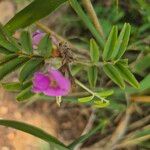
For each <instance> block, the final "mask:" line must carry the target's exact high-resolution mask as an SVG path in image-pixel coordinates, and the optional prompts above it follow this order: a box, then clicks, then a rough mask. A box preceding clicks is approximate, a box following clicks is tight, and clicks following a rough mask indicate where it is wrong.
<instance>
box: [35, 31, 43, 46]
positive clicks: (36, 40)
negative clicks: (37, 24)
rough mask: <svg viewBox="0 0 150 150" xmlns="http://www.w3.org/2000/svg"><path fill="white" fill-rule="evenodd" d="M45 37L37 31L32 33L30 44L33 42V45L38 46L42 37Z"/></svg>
mask: <svg viewBox="0 0 150 150" xmlns="http://www.w3.org/2000/svg"><path fill="white" fill-rule="evenodd" d="M44 35H45V33H43V32H41V31H39V30H37V31H36V32H34V33H33V36H32V38H33V39H32V42H33V45H38V44H39V43H40V41H41V39H42V38H43V36H44Z"/></svg>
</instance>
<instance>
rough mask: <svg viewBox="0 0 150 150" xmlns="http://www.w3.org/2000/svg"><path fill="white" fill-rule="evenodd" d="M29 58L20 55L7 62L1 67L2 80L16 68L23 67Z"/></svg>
mask: <svg viewBox="0 0 150 150" xmlns="http://www.w3.org/2000/svg"><path fill="white" fill-rule="evenodd" d="M27 60H28V58H27V57H18V58H15V59H12V60H10V61H8V62H7V63H5V64H4V65H3V66H2V67H0V80H2V79H3V78H4V77H5V76H6V75H7V74H9V73H11V72H13V71H14V70H15V69H17V68H19V67H21V66H22V65H23V64H24V63H25V62H26V61H27Z"/></svg>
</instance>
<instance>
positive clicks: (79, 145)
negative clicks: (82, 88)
mask: <svg viewBox="0 0 150 150" xmlns="http://www.w3.org/2000/svg"><path fill="white" fill-rule="evenodd" d="M95 117H96V116H95V110H92V113H91V115H90V118H89V120H88V123H87V124H86V127H85V128H84V130H83V132H82V134H81V136H82V135H85V134H86V133H88V132H89V131H90V130H91V128H92V126H93V123H94V121H95ZM81 146H82V143H80V144H78V145H76V147H75V148H74V150H80V147H81Z"/></svg>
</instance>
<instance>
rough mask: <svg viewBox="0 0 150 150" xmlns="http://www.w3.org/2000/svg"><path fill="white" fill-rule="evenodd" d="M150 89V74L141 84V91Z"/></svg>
mask: <svg viewBox="0 0 150 150" xmlns="http://www.w3.org/2000/svg"><path fill="white" fill-rule="evenodd" d="M148 89H150V74H148V75H147V76H146V77H145V78H144V79H143V80H142V81H141V82H140V89H139V90H140V91H144V90H148Z"/></svg>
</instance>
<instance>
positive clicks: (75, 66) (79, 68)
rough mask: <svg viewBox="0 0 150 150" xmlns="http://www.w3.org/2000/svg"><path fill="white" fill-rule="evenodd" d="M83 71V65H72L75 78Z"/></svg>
mask: <svg viewBox="0 0 150 150" xmlns="http://www.w3.org/2000/svg"><path fill="white" fill-rule="evenodd" d="M82 69H83V66H82V65H72V66H71V74H72V75H73V76H75V75H76V74H77V73H79V72H80V71H81V70H82Z"/></svg>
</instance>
